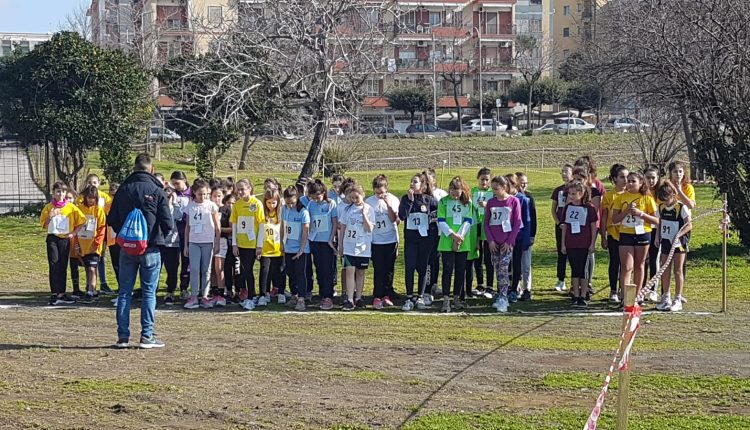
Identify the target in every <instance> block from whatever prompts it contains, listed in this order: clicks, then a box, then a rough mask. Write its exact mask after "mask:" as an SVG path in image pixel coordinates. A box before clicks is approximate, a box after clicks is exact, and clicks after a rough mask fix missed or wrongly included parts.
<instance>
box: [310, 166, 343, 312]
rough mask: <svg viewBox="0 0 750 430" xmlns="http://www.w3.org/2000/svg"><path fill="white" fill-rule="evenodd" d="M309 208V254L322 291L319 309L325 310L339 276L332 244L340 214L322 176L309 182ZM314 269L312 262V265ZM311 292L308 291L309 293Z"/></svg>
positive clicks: (329, 307)
mask: <svg viewBox="0 0 750 430" xmlns="http://www.w3.org/2000/svg"><path fill="white" fill-rule="evenodd" d="M307 194H308V203H307V209H308V211H310V254H311V255H312V260H313V263H314V264H315V270H316V278H317V280H318V286H319V291H320V298H321V303H320V308H321V309H322V310H324V311H329V310H331V309H333V281H334V279H335V278H336V272H335V271H334V261H335V260H336V251H335V249H334V247H333V242H334V241H333V237H334V235H335V234H336V232H335V231H334V229H333V226H334V224H335V220H336V217H337V211H336V203H335V202H334V201H333V200H331V199H330V198H329V197H328V190H327V189H326V186H325V184H324V183H323V181H321V180H320V179H315V180H310V181H309V182H308V183H307ZM309 271H310V272H312V265H309ZM311 293H312V291H308V295H309V294H311Z"/></svg>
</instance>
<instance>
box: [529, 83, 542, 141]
mask: <svg viewBox="0 0 750 430" xmlns="http://www.w3.org/2000/svg"><path fill="white" fill-rule="evenodd" d="M533 92H534V86H533V85H529V104H527V105H526V106H527V109H528V110H529V111H528V112H526V130H531V99H532V94H533ZM541 111H542V109H539V112H540V113H541Z"/></svg>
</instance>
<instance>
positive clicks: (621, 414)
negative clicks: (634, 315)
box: [616, 284, 637, 430]
mask: <svg viewBox="0 0 750 430" xmlns="http://www.w3.org/2000/svg"><path fill="white" fill-rule="evenodd" d="M636 291H637V288H636V286H635V285H633V284H627V285H625V287H624V288H623V289H622V294H623V297H622V299H623V303H624V305H625V309H627V308H629V307H631V308H632V306H633V305H635V295H636ZM627 325H628V313H627V312H624V313H623V315H622V330H623V332H624V331H625V330H627V329H628V327H627ZM629 391H630V363H626V366H625V368H624V369H623V370H620V373H619V377H618V379H617V427H616V428H617V430H627V428H628V407H629V406H630V402H629V395H628V392H629Z"/></svg>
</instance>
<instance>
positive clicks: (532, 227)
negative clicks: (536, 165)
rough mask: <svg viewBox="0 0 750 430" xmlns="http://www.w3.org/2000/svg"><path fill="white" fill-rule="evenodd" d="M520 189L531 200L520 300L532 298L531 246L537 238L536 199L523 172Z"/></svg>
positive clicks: (519, 178) (519, 182)
mask: <svg viewBox="0 0 750 430" xmlns="http://www.w3.org/2000/svg"><path fill="white" fill-rule="evenodd" d="M516 178H518V190H519V191H520V192H521V193H523V194H524V196H526V198H527V199H528V200H529V220H530V224H529V242H528V244H529V246H528V247H527V248H526V249H524V251H523V254H521V280H522V281H523V293H522V294H521V297H520V298H519V300H521V301H526V300H531V248H532V247H533V246H534V241H535V240H536V227H537V225H536V223H537V219H536V201H535V200H534V196H533V195H532V194H531V192H530V191H529V177H528V176H526V174H525V173H523V172H517V173H516Z"/></svg>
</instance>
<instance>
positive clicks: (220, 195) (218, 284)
mask: <svg viewBox="0 0 750 430" xmlns="http://www.w3.org/2000/svg"><path fill="white" fill-rule="evenodd" d="M223 200H224V189H223V188H222V187H221V184H219V185H218V186H216V187H214V188H212V189H211V202H213V204H214V205H216V208H217V210H218V211H219V250H218V251H217V252H216V253H215V254H214V261H213V270H212V273H211V279H213V281H212V283H211V285H212V287H213V286H215V288H213V291H212V292H211V295H210V297H211V303H213V305H214V306H218V307H224V306H226V305H227V300H226V299H225V298H224V291H225V290H226V284H225V278H224V262H225V261H226V258H227V254H231V253H230V252H228V251H229V241H227V239H226V238H225V237H224V235H225V233H224V228H223V224H222V223H223V221H224V220H222V218H223V215H222V213H221V207H222V206H223V204H224V203H223ZM227 221H228V220H227ZM230 228H231V227H230Z"/></svg>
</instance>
